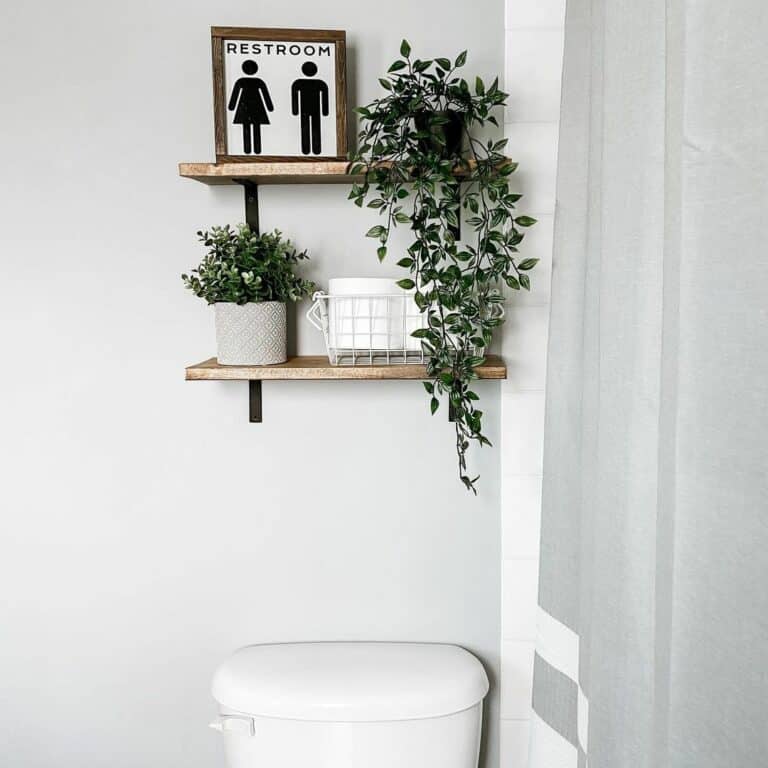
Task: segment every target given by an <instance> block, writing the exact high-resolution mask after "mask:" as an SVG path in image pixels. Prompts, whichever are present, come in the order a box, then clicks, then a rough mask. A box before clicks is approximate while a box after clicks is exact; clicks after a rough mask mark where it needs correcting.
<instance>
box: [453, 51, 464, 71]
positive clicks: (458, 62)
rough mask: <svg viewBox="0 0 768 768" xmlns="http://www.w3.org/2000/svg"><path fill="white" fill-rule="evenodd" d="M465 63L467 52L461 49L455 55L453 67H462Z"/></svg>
mask: <svg viewBox="0 0 768 768" xmlns="http://www.w3.org/2000/svg"><path fill="white" fill-rule="evenodd" d="M466 63H467V52H466V51H462V52H461V53H460V54H459V55H458V56H457V57H456V61H455V62H454V64H453V66H454V67H463V66H464V65H465V64H466Z"/></svg>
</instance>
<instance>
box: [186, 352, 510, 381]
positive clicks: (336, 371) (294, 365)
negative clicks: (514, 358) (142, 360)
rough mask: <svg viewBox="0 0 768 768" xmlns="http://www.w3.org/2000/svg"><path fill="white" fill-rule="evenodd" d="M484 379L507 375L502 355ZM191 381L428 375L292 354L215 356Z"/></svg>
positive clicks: (488, 362)
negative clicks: (261, 358)
mask: <svg viewBox="0 0 768 768" xmlns="http://www.w3.org/2000/svg"><path fill="white" fill-rule="evenodd" d="M475 370H476V371H477V375H478V376H479V378H481V379H506V378H507V368H506V366H505V365H504V361H503V360H502V359H501V358H500V357H499V356H498V355H487V356H486V359H485V365H481V366H479V367H478V368H475ZM185 378H186V379H187V381H289V380H294V379H305V380H307V379H309V380H322V379H331V380H334V379H335V380H350V379H369V380H371V379H373V380H383V379H417V380H418V379H426V378H427V372H426V369H425V368H424V366H423V365H412V364H408V365H365V364H360V365H354V366H351V365H349V366H343V365H331V364H330V363H329V362H328V358H327V357H324V356H322V357H321V356H314V357H291V358H288V362H287V363H281V364H279V365H219V364H218V362H217V361H216V358H215V357H212V358H210V360H204V361H203V362H202V363H198V364H197V365H191V366H189V368H187V369H186V376H185Z"/></svg>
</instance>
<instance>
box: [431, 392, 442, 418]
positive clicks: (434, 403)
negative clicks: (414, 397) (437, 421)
mask: <svg viewBox="0 0 768 768" xmlns="http://www.w3.org/2000/svg"><path fill="white" fill-rule="evenodd" d="M439 407H440V401H439V400H438V399H437V398H436V397H434V396H433V397H432V399H431V400H430V401H429V410H430V411H431V413H432V415H433V416H434V414H435V411H436V410H437V409H438V408H439Z"/></svg>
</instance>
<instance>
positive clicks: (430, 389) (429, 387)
mask: <svg viewBox="0 0 768 768" xmlns="http://www.w3.org/2000/svg"><path fill="white" fill-rule="evenodd" d="M421 383H422V384H423V385H424V389H426V390H427V392H428V393H429V394H430V395H431V394H433V393H434V391H435V385H434V384H433V383H432V382H431V381H422V382H421Z"/></svg>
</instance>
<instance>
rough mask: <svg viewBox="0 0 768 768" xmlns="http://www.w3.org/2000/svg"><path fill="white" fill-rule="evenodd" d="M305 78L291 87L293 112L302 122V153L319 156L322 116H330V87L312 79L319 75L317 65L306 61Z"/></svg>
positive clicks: (304, 66) (302, 69)
mask: <svg viewBox="0 0 768 768" xmlns="http://www.w3.org/2000/svg"><path fill="white" fill-rule="evenodd" d="M301 71H302V74H304V75H305V76H306V77H305V78H300V79H299V80H296V81H294V83H293V85H292V86H291V111H292V112H293V114H294V115H298V116H299V118H300V120H301V152H302V154H304V155H308V154H309V153H310V151H311V152H312V154H315V155H319V154H320V151H321V149H322V147H321V140H320V139H321V137H320V115H321V114H322V116H323V117H327V116H328V86H327V85H326V84H325V83H324V82H323V81H322V80H315V79H311V78H314V76H315V75H316V74H317V64H315V63H314V62H312V61H305V62H304V63H303V64H302V65H301Z"/></svg>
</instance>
